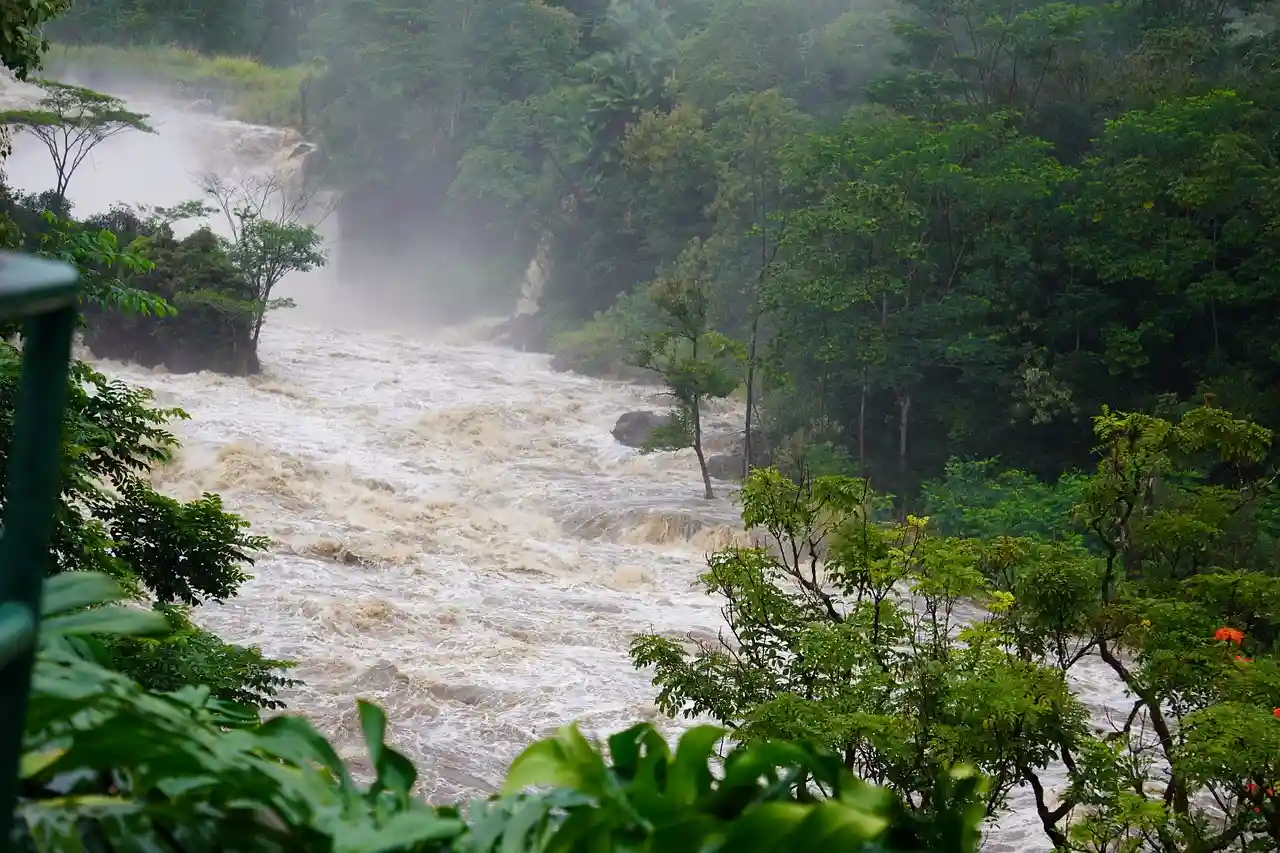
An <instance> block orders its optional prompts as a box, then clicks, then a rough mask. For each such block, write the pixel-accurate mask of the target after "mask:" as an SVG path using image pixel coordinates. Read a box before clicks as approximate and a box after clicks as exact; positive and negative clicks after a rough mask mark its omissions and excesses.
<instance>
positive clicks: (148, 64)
mask: <svg viewBox="0 0 1280 853" xmlns="http://www.w3.org/2000/svg"><path fill="white" fill-rule="evenodd" d="M86 5H87V4H84V3H78V4H77V6H76V8H84V7H85V6H86ZM131 32H132V33H133V34H134V35H136V34H137V32H138V31H137V30H133V31H131ZM58 35H59V38H61V37H62V36H63V35H65V30H64V31H63V32H62V33H59V34H58ZM243 50H244V44H243V43H241V44H237V45H235V46H233V47H231V48H230V49H228V50H227V51H225V52H224V53H223V55H217V56H211V55H208V54H207V53H201V52H198V51H196V50H191V49H183V48H179V47H171V46H168V44H167V43H166V41H165V40H161V41H160V43H151V40H150V39H148V43H146V44H136V43H135V44H132V45H130V46H129V47H127V48H124V47H114V46H111V45H108V44H79V43H77V44H66V43H55V44H54V45H53V47H52V48H51V49H50V51H49V53H48V54H47V56H46V57H45V64H46V66H47V67H48V70H49V72H50V73H51V74H52V75H53V76H58V75H63V76H66V75H67V74H68V73H69V72H72V71H74V72H77V73H80V74H86V73H87V74H88V75H90V76H91V77H92V76H98V75H100V76H101V77H102V78H103V79H105V80H108V81H110V82H112V83H114V84H115V85H119V83H120V82H121V81H123V82H132V83H135V84H149V85H152V86H157V85H158V86H176V87H177V88H179V89H180V90H182V92H183V93H185V94H186V95H187V96H189V97H192V98H202V99H206V100H208V101H211V102H212V103H214V104H217V105H218V106H219V107H222V108H224V109H226V110H227V112H228V113H229V114H230V115H231V116H232V117H234V118H236V119H239V120H240V121H246V122H251V123H254V124H265V125H271V126H275V127H297V128H300V129H305V125H306V121H305V118H306V115H305V97H304V96H305V93H306V91H307V87H308V85H309V83H308V81H309V80H310V79H311V78H312V77H313V76H314V75H315V73H316V71H315V69H314V68H311V67H309V66H307V65H303V64H291V65H288V66H285V67H276V66H273V65H269V64H264V63H262V62H260V61H257V60H255V59H253V58H250V57H246V56H243V55H242V54H241V52H242V51H243Z"/></svg>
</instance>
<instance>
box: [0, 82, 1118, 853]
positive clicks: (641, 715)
mask: <svg viewBox="0 0 1280 853" xmlns="http://www.w3.org/2000/svg"><path fill="white" fill-rule="evenodd" d="M20 94H22V93H21V92H19V93H18V94H15V90H14V87H13V86H12V84H10V87H9V90H8V92H7V93H0V99H2V98H5V97H7V98H9V99H12V98H14V97H18V95H20ZM130 103H131V105H132V106H133V108H135V109H140V110H143V111H146V112H150V113H151V114H152V115H153V117H154V118H155V123H156V125H157V129H158V131H159V132H158V133H157V134H155V135H143V134H133V135H129V136H121V137H117V138H114V139H112V140H109V141H108V142H107V143H105V144H103V145H102V146H100V147H99V148H98V149H96V150H95V152H94V154H93V156H92V157H91V158H90V159H89V160H88V161H87V162H86V163H85V165H84V166H83V167H82V168H81V170H80V171H79V172H78V173H77V174H76V175H75V177H74V179H73V180H72V182H71V187H70V195H71V197H72V200H73V201H74V202H75V204H76V212H77V213H78V214H79V215H85V214H88V213H93V212H97V211H102V210H106V209H107V208H108V207H109V206H110V205H112V204H113V203H116V202H118V201H127V202H130V203H146V204H152V205H155V204H164V205H167V204H173V203H176V202H180V201H183V200H185V199H189V198H194V197H196V196H197V195H198V191H197V189H196V185H195V176H196V175H197V174H198V173H200V172H204V171H208V170H213V171H218V172H220V173H231V172H234V171H237V170H244V169H260V168H268V167H272V164H278V163H279V162H280V161H281V158H282V157H284V156H286V153H287V151H288V150H289V149H290V148H291V147H292V146H294V145H296V142H297V139H296V137H295V136H291V135H290V134H289V133H288V132H285V131H281V130H278V129H274V128H263V127H255V126H252V125H246V124H242V123H239V122H234V121H231V120H228V119H225V118H220V117H218V116H216V115H214V114H212V113H208V112H201V111H200V110H196V109H191V108H188V107H186V106H184V105H182V104H180V103H177V102H174V101H172V100H166V99H163V98H157V97H155V96H147V97H137V98H131V99H130ZM7 171H8V176H9V180H10V181H11V183H12V184H14V185H15V186H17V187H18V188H20V189H24V190H31V191H36V190H42V189H46V188H48V187H49V186H52V172H51V169H50V167H49V165H48V155H47V153H45V152H44V151H43V149H41V148H40V147H39V146H38V145H33V144H32V143H31V141H30V140H24V139H21V138H20V139H19V140H18V141H17V145H16V148H15V153H14V155H13V156H12V158H11V159H10V161H9V163H8V164H7ZM337 245H338V250H339V251H340V241H339V243H338V244H337ZM330 269H332V267H331V268H330ZM426 284H427V282H424V286H425V285H426ZM430 284H431V285H432V286H439V285H440V283H439V282H431V283H430ZM286 285H287V287H286V291H287V292H286V293H284V294H282V295H288V296H292V297H293V298H294V299H295V300H296V301H297V302H298V308H297V309H295V310H292V311H281V312H277V313H275V314H273V315H271V317H270V318H269V320H268V323H267V326H266V328H265V330H264V332H263V336H262V343H261V357H262V362H263V366H264V372H263V373H262V374H261V375H259V376H254V377H251V378H248V379H238V378H228V377H223V376H218V375H213V374H209V373H197V374H187V375H172V374H169V373H167V372H165V371H164V370H148V369H143V368H140V367H137V366H134V365H127V364H121V363H115V362H106V361H101V360H97V361H96V364H97V365H98V366H99V368H100V369H102V370H103V371H104V372H106V373H107V374H108V375H111V376H114V377H118V378H120V379H123V380H126V381H128V382H130V383H134V384H137V385H142V386H146V387H148V388H151V389H153V391H154V392H155V395H156V401H157V402H158V403H159V404H161V405H166V406H180V407H181V408H183V409H185V410H186V411H187V412H188V413H189V414H190V415H191V419H190V420H187V421H179V422H176V423H174V424H173V429H174V431H175V433H176V434H177V435H178V437H179V438H180V439H181V441H182V443H183V448H182V450H181V452H180V454H179V455H178V457H177V458H176V459H175V461H174V463H173V464H172V465H170V466H168V467H166V468H164V469H162V470H159V471H156V472H155V473H154V477H153V479H154V482H155V484H156V486H157V487H158V488H160V489H161V490H162V491H164V492H166V493H168V494H171V495H173V496H175V497H180V498H184V499H190V498H195V497H199V496H200V494H201V493H203V492H216V493H218V494H220V495H222V497H223V500H224V502H225V504H226V506H227V508H228V509H230V510H232V511H234V512H237V513H240V514H242V515H243V516H244V517H245V518H247V519H248V520H249V521H250V522H251V523H252V525H253V528H254V532H256V533H261V534H265V535H267V536H269V537H271V539H272V540H273V543H274V545H273V547H272V549H271V551H270V553H269V554H267V555H265V556H264V557H263V558H262V559H261V560H259V562H258V563H257V565H256V566H255V567H254V569H253V572H252V574H253V579H252V580H251V581H249V582H248V583H247V584H246V585H245V586H244V587H243V588H242V590H241V592H240V594H239V595H238V596H237V597H236V598H234V599H231V600H230V601H228V602H227V603H226V604H223V605H216V604H207V605H205V606H203V607H200V608H198V610H197V612H196V617H197V621H198V622H199V623H200V624H201V625H203V626H205V627H206V628H208V629H210V630H213V631H215V632H216V633H218V634H219V635H221V636H222V637H224V638H226V639H228V640H231V641H233V642H237V643H242V644H254V645H257V646H259V647H260V648H261V649H262V650H263V652H264V653H266V654H268V655H270V656H273V657H278V658H287V659H291V660H294V661H297V664H298V665H297V668H296V669H294V670H293V671H292V672H291V673H290V674H291V675H292V676H293V677H295V678H297V679H300V680H301V682H302V685H301V686H300V687H297V688H293V689H290V690H288V691H286V693H285V695H284V697H283V698H284V699H285V700H286V701H287V702H288V706H289V710H290V711H292V712H296V713H300V714H303V715H305V716H307V717H308V718H310V719H311V720H312V721H314V722H315V724H316V725H317V726H318V727H319V728H320V729H321V730H322V731H324V733H325V734H326V735H328V736H329V737H331V738H332V739H334V741H335V742H336V744H337V745H338V747H339V749H340V751H341V752H342V754H343V755H344V756H345V757H347V758H349V759H351V760H352V761H353V762H355V763H356V765H357V766H359V762H360V758H361V756H362V747H361V737H360V733H359V726H358V724H357V720H356V715H355V704H354V703H355V699H356V698H357V697H358V698H363V699H367V700H371V701H374V702H377V703H378V704H380V705H382V706H383V707H385V708H386V709H387V711H388V713H389V715H390V717H391V719H392V721H393V727H394V731H393V736H392V740H393V741H394V743H395V744H397V746H398V747H399V748H401V749H403V750H404V751H405V752H406V753H407V754H408V755H409V756H411V757H412V758H413V760H414V761H415V763H416V764H417V765H418V766H419V768H420V770H421V772H422V774H423V777H424V781H423V793H424V795H426V796H428V797H429V798H431V799H432V800H435V801H444V800H454V799H456V798H458V797H462V796H468V795H472V794H476V793H487V792H489V791H491V790H493V789H494V788H496V787H497V786H498V785H499V784H500V783H501V781H502V776H503V772H504V770H505V768H506V766H507V765H508V764H509V763H510V761H511V759H512V758H514V756H515V755H516V754H517V753H518V752H519V751H520V749H521V748H523V747H524V746H525V745H526V744H528V743H529V742H530V741H531V740H533V739H535V738H538V737H542V736H546V735H548V734H550V733H551V732H552V731H554V730H555V729H556V728H557V727H559V726H561V725H563V724H565V723H568V722H570V721H574V720H577V721H578V722H579V723H581V724H582V725H583V727H584V728H585V729H587V730H588V731H591V732H596V733H607V732H610V731H615V730H618V729H621V728H623V727H625V726H627V725H630V724H632V723H634V722H636V721H638V720H650V721H653V722H655V723H658V724H659V725H660V726H661V727H663V729H664V730H665V731H667V732H668V733H669V734H672V735H675V734H678V732H679V730H680V729H681V728H682V727H683V726H684V725H686V724H687V723H686V722H685V721H675V722H672V721H667V720H665V719H662V718H659V716H658V715H657V713H656V710H655V708H654V706H653V701H652V700H653V697H654V694H655V688H654V687H653V686H652V685H651V683H650V679H651V677H652V676H651V673H647V672H638V671H636V670H635V669H633V668H632V666H631V664H630V660H629V658H628V654H627V650H628V646H629V644H630V642H631V640H632V638H633V637H634V636H635V635H636V634H639V633H645V632H656V633H661V634H665V635H668V636H671V637H676V638H683V637H687V636H690V635H693V636H695V637H700V638H703V639H713V638H714V637H715V635H716V634H717V632H718V631H719V629H720V627H721V626H722V625H723V618H722V616H721V613H720V610H719V603H718V602H717V601H716V600H714V599H712V598H709V597H707V596H706V595H704V594H703V593H702V592H701V591H700V589H698V588H696V587H695V581H696V578H697V575H698V574H699V572H700V571H701V570H702V569H703V568H704V566H705V561H704V559H705V554H706V553H707V552H708V551H710V550H712V549H714V548H716V547H718V546H721V545H724V544H727V543H729V542H733V541H743V539H744V534H743V533H742V532H741V529H740V528H741V525H740V523H739V522H738V518H737V510H736V508H735V506H734V505H733V503H732V501H731V500H730V499H729V497H727V495H728V494H729V492H730V491H731V490H730V488H729V487H728V484H720V485H719V489H718V493H719V494H720V497H719V498H717V499H716V500H714V501H705V500H703V499H702V498H701V496H700V490H701V485H700V478H699V475H698V470H697V463H696V460H695V459H694V457H693V455H692V453H691V452H682V453H665V454H654V455H647V456H642V455H640V454H638V453H637V452H636V451H634V450H631V449H628V448H625V447H622V446H621V445H619V444H618V443H617V442H615V441H614V439H613V437H612V436H611V435H610V428H611V427H612V426H613V424H614V422H615V420H616V419H617V417H618V416H619V415H620V414H622V413H624V412H627V411H631V410H635V409H646V408H650V409H651V408H658V407H661V405H662V402H661V400H660V399H658V398H656V392H657V390H658V389H656V388H648V387H643V386H639V385H634V384H623V383H615V382H605V381H599V380H595V379H589V378H585V377H581V376H577V375H573V374H568V373H560V372H554V371H552V370H551V369H550V367H549V364H548V358H547V357H545V356H539V355H531V354H524V353H517V352H514V351H511V350H506V349H501V348H497V347H493V346H488V345H484V344H481V343H477V341H478V340H480V337H481V336H480V335H479V334H478V332H479V331H480V330H481V329H482V327H483V324H476V325H474V326H473V327H471V328H465V329H452V330H448V331H445V332H440V331H435V332H430V331H423V330H422V329H421V328H414V324H413V323H401V324H400V325H393V324H392V323H391V322H390V320H388V316H391V315H394V313H395V312H394V306H392V309H393V310H390V311H388V310H385V309H384V310H381V311H380V310H378V309H377V307H376V306H373V307H371V306H369V305H368V304H366V303H362V301H361V300H360V298H359V285H360V282H358V281H338V280H336V279H335V277H334V274H333V273H332V272H331V271H320V272H317V273H313V274H310V275H308V276H305V277H298V278H294V279H291V280H289V281H287V282H286ZM81 355H82V356H83V357H87V358H90V360H93V359H91V357H89V356H88V355H87V354H85V353H81ZM739 415H740V413H739V412H738V411H737V410H736V407H735V405H733V404H724V405H722V406H719V407H713V410H712V412H711V413H710V429H711V432H712V439H711V443H712V445H713V447H714V446H715V445H717V444H720V445H723V444H725V443H727V442H728V441H729V440H730V438H729V436H730V433H731V431H732V430H733V428H734V427H735V426H736V425H737V424H738V423H740V416H739ZM1085 675H1086V681H1087V683H1086V684H1084V685H1083V687H1084V688H1085V691H1084V692H1085V693H1086V694H1087V695H1086V699H1087V700H1089V701H1090V704H1092V705H1094V706H1095V708H1097V709H1098V710H1099V711H1103V710H1104V709H1105V706H1107V705H1115V704H1118V703H1119V702H1121V701H1122V697H1121V695H1120V694H1119V692H1118V691H1117V690H1116V689H1115V688H1114V687H1112V686H1111V685H1110V684H1109V683H1108V679H1107V678H1106V677H1105V675H1104V674H1103V673H1101V672H1099V673H1097V676H1096V678H1095V677H1088V676H1089V673H1087V672H1086V673H1085ZM1019 800H1021V801H1022V802H1020V803H1019V806H1020V807H1019V808H1018V809H1017V810H1016V811H1015V813H1014V814H1013V815H1008V816H1005V817H1004V818H1003V819H1002V821H1001V825H1000V826H999V827H998V828H993V831H992V833H991V835H990V838H989V839H988V849H991V850H1005V851H1015V850H1016V851H1028V850H1040V849H1047V847H1048V845H1047V843H1046V841H1045V838H1044V836H1043V835H1042V833H1041V832H1040V830H1039V828H1038V823H1037V821H1036V819H1035V815H1034V810H1033V809H1029V808H1028V807H1027V806H1028V805H1029V803H1027V802H1026V801H1025V799H1024V798H1023V797H1019Z"/></svg>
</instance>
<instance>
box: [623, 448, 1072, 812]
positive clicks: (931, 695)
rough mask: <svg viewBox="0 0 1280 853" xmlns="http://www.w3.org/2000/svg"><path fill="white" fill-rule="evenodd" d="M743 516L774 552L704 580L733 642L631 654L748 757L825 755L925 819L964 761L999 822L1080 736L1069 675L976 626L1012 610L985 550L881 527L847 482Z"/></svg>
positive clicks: (781, 482)
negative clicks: (1025, 775) (1022, 789)
mask: <svg viewBox="0 0 1280 853" xmlns="http://www.w3.org/2000/svg"><path fill="white" fill-rule="evenodd" d="M742 504H743V510H742V515H743V522H744V523H745V524H746V525H748V526H749V527H752V528H758V529H760V530H761V531H762V532H767V534H768V535H769V537H770V540H771V542H770V545H769V546H768V547H760V548H750V549H742V548H731V549H727V550H725V551H721V552H718V553H716V554H713V555H712V556H711V557H710V558H708V571H707V572H706V573H705V574H704V575H703V577H702V583H703V585H704V587H705V589H706V590H707V591H708V593H711V594H715V595H718V596H720V597H722V598H723V599H724V600H725V609H724V613H725V616H726V618H727V620H728V623H729V628H730V631H731V633H730V635H728V636H726V637H724V638H723V639H722V640H721V642H720V643H719V644H718V645H713V644H705V645H700V646H699V647H698V648H696V649H694V650H693V651H692V653H691V652H690V651H688V650H686V649H684V648H683V647H682V645H681V644H680V643H676V642H674V641H672V640H669V639H666V638H663V637H659V636H642V637H640V638H638V639H636V640H635V641H634V643H633V645H632V657H633V659H634V661H635V663H636V665H637V666H645V667H647V666H652V667H654V672H655V676H654V683H655V685H657V686H658V687H659V688H660V690H661V692H660V693H659V698H658V704H659V707H660V708H662V709H663V710H665V711H666V712H667V713H669V714H677V713H684V714H687V715H695V714H709V715H711V716H712V717H713V718H714V719H716V720H719V721H721V722H723V723H725V724H727V725H729V726H731V727H732V729H733V731H734V735H735V737H736V738H739V739H742V740H743V741H745V742H748V743H750V742H754V741H756V740H767V739H772V738H787V739H791V738H803V739H807V740H813V741H815V742H818V743H821V744H823V746H825V747H826V748H828V749H830V750H831V751H832V752H834V753H835V754H837V755H840V756H841V757H842V760H843V763H844V764H845V766H846V768H847V769H848V770H850V771H851V772H856V773H858V774H859V775H862V776H864V777H865V778H867V779H871V780H874V781H876V782H879V783H881V784H885V785H887V786H889V787H890V788H891V789H893V790H895V791H896V792H897V793H898V794H899V795H900V796H902V797H903V798H904V801H905V802H907V803H908V804H910V805H911V806H912V807H913V808H915V809H918V810H920V811H921V812H922V813H928V812H929V810H930V809H931V808H932V802H931V800H930V797H929V791H931V790H932V788H933V786H934V785H936V784H938V783H939V781H940V780H941V779H943V778H945V776H946V774H947V773H948V769H947V768H948V767H950V766H951V764H952V763H953V762H955V761H957V760H964V761H970V762H973V763H974V764H975V765H976V766H977V767H978V768H979V769H980V770H981V771H982V772H983V773H985V774H986V775H987V776H988V777H989V778H990V779H991V782H992V784H991V787H990V788H989V789H988V791H987V797H986V801H985V806H986V809H987V810H988V811H990V812H998V811H1000V810H1001V809H1002V808H1003V806H1004V802H1005V798H1006V797H1007V796H1008V794H1009V792H1010V791H1011V790H1012V788H1013V787H1014V786H1015V785H1017V784H1019V783H1020V781H1021V776H1020V773H1019V769H1020V768H1022V767H1026V766H1033V767H1035V766H1043V764H1044V763H1046V762H1048V761H1049V760H1051V759H1052V757H1053V756H1054V755H1055V753H1056V751H1057V744H1058V742H1059V740H1060V739H1061V738H1066V739H1068V740H1070V739H1074V738H1075V737H1079V736H1081V735H1082V734H1083V732H1084V712H1083V708H1082V707H1081V706H1080V704H1079V703H1078V701H1077V700H1075V699H1074V697H1072V695H1071V693H1070V691H1069V689H1068V688H1067V684H1066V682H1065V679H1064V678H1063V677H1062V674H1061V673H1059V672H1057V671H1055V670H1053V669H1052V668H1050V667H1046V666H1043V665H1039V664H1037V663H1035V662H1034V661H1030V660H1024V659H1020V658H1019V657H1018V656H1017V655H1015V654H1012V653H1011V652H1010V650H1009V649H1008V648H1007V642H1008V638H1007V637H1006V636H1005V634H1004V632H1003V631H1001V629H1000V627H999V620H1000V617H999V616H998V615H993V616H991V617H988V618H987V619H986V620H983V621H979V622H977V623H975V624H971V625H968V626H965V625H964V622H965V620H964V619H963V618H962V617H961V615H960V614H959V613H958V612H957V608H958V607H960V606H961V604H962V603H963V602H966V601H975V600H976V601H978V602H987V603H989V604H991V605H993V606H994V607H995V608H996V609H997V610H998V609H999V606H1000V605H1002V604H1003V602H1004V599H1002V598H1001V597H1000V595H999V594H998V593H997V592H996V591H995V590H994V588H993V587H991V586H990V585H989V584H988V582H987V581H986V580H985V579H984V578H983V576H982V574H981V573H980V571H979V569H978V560H977V557H978V553H979V549H978V546H977V545H976V543H972V542H967V541H963V540H947V539H942V538H938V537H935V536H932V535H931V534H929V533H928V532H927V529H926V523H925V521H924V520H922V519H916V518H914V517H913V518H910V519H908V521H907V522H906V523H905V524H903V525H892V524H890V525H886V524H882V523H879V522H877V521H876V520H875V519H874V516H873V512H872V507H873V504H874V495H873V494H872V493H871V492H870V491H869V490H868V489H867V487H866V485H865V483H862V482H861V481H858V480H854V479H851V478H844V477H822V478H818V479H816V480H814V481H812V482H811V483H810V484H809V485H807V486H801V485H797V484H796V483H794V482H792V481H790V480H787V479H786V478H784V477H783V476H782V475H781V474H780V473H778V472H777V471H776V470H775V469H759V470H756V471H755V472H753V474H752V475H751V476H750V477H749V478H748V480H747V482H746V483H745V484H744V486H743V492H742ZM819 554H822V562H821V563H819V557H818V555H819ZM899 588H904V589H909V590H910V591H911V592H912V594H913V597H914V599H915V603H916V604H917V606H916V607H915V608H914V609H913V608H912V606H911V605H912V603H913V602H912V600H911V599H910V598H907V599H904V598H903V597H902V596H901V595H900V594H898V593H897V592H896V591H897V590H898V589H899Z"/></svg>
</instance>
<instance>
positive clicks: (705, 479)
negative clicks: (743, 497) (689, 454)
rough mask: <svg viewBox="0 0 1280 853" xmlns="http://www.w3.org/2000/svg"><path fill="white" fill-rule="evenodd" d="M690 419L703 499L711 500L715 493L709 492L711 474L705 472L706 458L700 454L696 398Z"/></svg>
mask: <svg viewBox="0 0 1280 853" xmlns="http://www.w3.org/2000/svg"><path fill="white" fill-rule="evenodd" d="M689 408H690V418H691V419H692V420H693V452H694V453H695V454H696V455H697V457H698V467H699V468H701V469H702V487H703V489H704V491H703V495H702V496H703V497H704V498H706V499H707V500H711V499H712V498H714V497H715V496H716V493H715V492H714V491H712V490H711V472H710V471H708V470H707V457H706V454H704V453H703V452H702V405H701V402H700V401H699V400H698V398H697V397H694V398H693V404H692V405H691V406H690V407H689Z"/></svg>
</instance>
